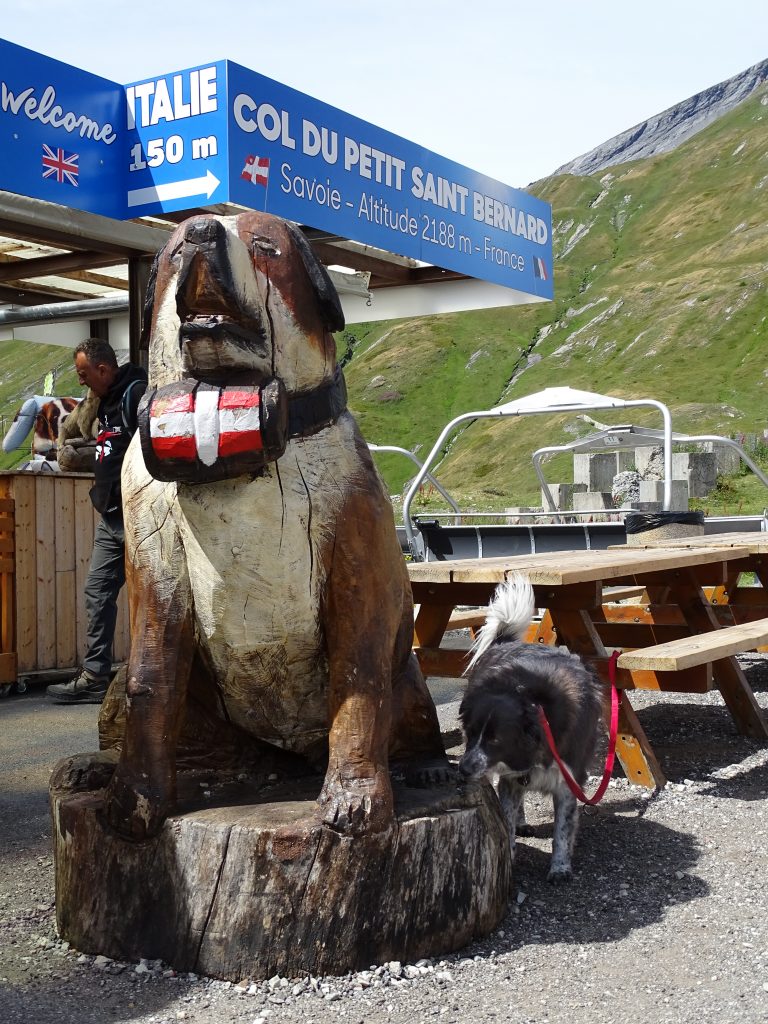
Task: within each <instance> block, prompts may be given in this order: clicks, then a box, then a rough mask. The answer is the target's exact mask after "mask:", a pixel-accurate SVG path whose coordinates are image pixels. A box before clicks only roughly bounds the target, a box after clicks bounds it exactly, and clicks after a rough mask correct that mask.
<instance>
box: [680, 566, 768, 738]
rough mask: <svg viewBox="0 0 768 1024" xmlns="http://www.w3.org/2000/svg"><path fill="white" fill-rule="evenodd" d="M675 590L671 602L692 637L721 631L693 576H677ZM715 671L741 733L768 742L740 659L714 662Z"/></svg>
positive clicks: (724, 698) (767, 726)
mask: <svg viewBox="0 0 768 1024" xmlns="http://www.w3.org/2000/svg"><path fill="white" fill-rule="evenodd" d="M671 589H672V597H671V599H672V600H673V601H674V602H675V603H676V604H677V605H678V607H679V608H680V610H681V611H682V613H683V617H684V618H685V621H686V622H687V624H688V626H689V627H690V629H691V632H692V633H708V632H710V631H711V630H713V629H719V628H720V623H719V621H718V619H717V616H716V615H715V612H714V609H713V608H712V606H711V605H710V604H709V602H708V601H707V599H706V597H705V596H704V593H703V591H702V589H701V587H700V586H699V585H698V584H697V583H696V581H695V580H694V579H693V578H692V577H691V576H690V575H689V574H687V573H684V572H682V571H681V572H680V573H678V574H676V578H675V581H674V583H673V584H672V587H671ZM712 671H713V674H714V678H715V684H716V685H717V687H718V689H719V690H720V693H721V694H722V697H723V700H724V701H725V703H726V706H727V707H728V710H729V711H730V712H731V715H732V716H733V720H734V722H735V723H736V727H737V728H738V730H739V732H740V733H741V734H742V735H743V736H751V737H752V738H753V739H760V740H768V723H766V721H765V718H764V716H763V712H762V708H761V707H760V705H759V704H758V703H757V701H756V700H755V695H754V694H753V693H752V689H751V687H750V685H749V683H748V682H747V679H746V676H745V675H744V672H743V671H742V669H741V666H740V665H739V663H738V661H737V660H736V658H721V659H720V660H719V661H714V662H713V663H712Z"/></svg>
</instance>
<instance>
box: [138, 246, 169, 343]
mask: <svg viewBox="0 0 768 1024" xmlns="http://www.w3.org/2000/svg"><path fill="white" fill-rule="evenodd" d="M164 252H165V246H163V248H162V249H160V251H159V252H156V253H155V258H154V259H153V260H152V269H151V270H150V272H149V280H148V281H147V294H146V296H145V297H144V311H143V313H142V317H141V337H140V338H139V348H140V349H141V350H143V351H146V350H147V349H148V348H149V333H150V331H151V330H152V312H153V310H154V308H155V285H156V283H157V268H158V265H159V263H160V257H161V256H162V254H163V253H164Z"/></svg>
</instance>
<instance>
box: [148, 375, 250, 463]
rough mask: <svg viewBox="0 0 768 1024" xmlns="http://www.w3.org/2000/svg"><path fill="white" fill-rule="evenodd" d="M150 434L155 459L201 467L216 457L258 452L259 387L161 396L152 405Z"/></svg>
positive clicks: (213, 460) (212, 461)
mask: <svg viewBox="0 0 768 1024" xmlns="http://www.w3.org/2000/svg"><path fill="white" fill-rule="evenodd" d="M149 435H150V438H151V441H152V450H153V451H154V453H155V455H156V456H157V457H158V459H180V460H181V461H183V462H194V461H195V460H196V459H199V460H200V461H201V462H202V463H203V464H204V465H206V466H212V465H213V464H214V462H215V461H216V459H217V458H221V457H227V456H230V455H238V454H240V453H241V452H250V451H254V450H260V449H261V448H263V447H264V445H263V442H262V437H261V420H260V415H259V391H258V388H228V389H225V390H223V391H216V390H211V391H198V392H197V393H195V392H181V393H179V394H177V395H171V396H168V395H163V396H161V397H159V398H157V399H155V401H153V403H152V408H151V409H150V420H149Z"/></svg>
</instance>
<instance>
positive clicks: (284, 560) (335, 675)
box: [107, 213, 445, 838]
mask: <svg viewBox="0 0 768 1024" xmlns="http://www.w3.org/2000/svg"><path fill="white" fill-rule="evenodd" d="M343 326H344V319H343V314H342V312H341V307H340V304H339V300H338V296H337V295H336V291H335V288H334V287H333V284H332V283H331V281H330V279H329V277H328V275H327V273H326V271H325V268H324V267H323V266H322V264H320V263H319V261H318V260H317V259H316V257H315V256H314V254H313V252H312V250H311V249H310V247H309V245H308V244H307V242H306V240H305V238H304V236H303V235H302V234H301V232H300V231H299V230H297V229H296V228H295V227H294V226H293V225H291V224H289V223H287V222H285V221H282V220H280V219H277V218H275V217H271V216H268V215H265V214H261V213H244V214H241V215H239V216H237V217H214V216H198V217H194V218H192V219H191V220H188V221H187V222H186V223H184V224H182V225H180V226H179V228H178V229H177V230H176V231H175V233H174V234H173V236H172V237H171V239H170V241H169V242H168V244H167V245H166V246H165V248H164V249H163V250H162V251H161V252H160V254H159V256H158V259H157V261H156V266H155V269H154V274H153V278H152V281H151V283H150V294H149V296H148V303H147V310H146V313H145V334H146V335H147V336H148V340H149V389H148V391H147V394H146V396H145V398H144V401H143V403H142V407H141V409H140V411H139V434H140V440H141V444H140V445H138V444H135V445H134V446H133V447H132V449H131V451H130V453H129V455H128V456H127V458H126V463H125V468H124V470H123V495H124V501H125V524H126V546H127V561H128V566H129V568H128V588H129V595H130V608H131V634H132V638H133V640H132V648H131V657H130V663H129V669H128V682H127V697H128V712H127V726H126V734H125V745H124V749H123V753H122V757H121V759H120V762H119V764H118V766H117V769H116V771H115V775H114V778H113V780H112V782H111V785H110V787H109V792H108V795H107V814H108V817H109V821H110V822H111V824H112V825H113V826H114V828H115V829H117V830H118V831H119V832H121V833H123V834H125V835H130V836H133V837H135V838H141V837H144V836H146V835H151V834H153V833H154V832H156V831H157V829H158V828H159V826H160V824H161V823H162V821H163V819H164V817H165V816H166V815H167V813H168V812H169V810H170V809H171V808H172V807H173V805H174V795H175V789H174V787H175V748H176V743H177V738H178V735H179V730H180V726H181V723H182V717H183V709H184V706H185V701H186V699H187V692H188V684H189V680H190V675H191V674H193V675H194V676H195V680H194V685H195V688H196V689H198V690H199V688H200V687H201V686H202V687H204V688H207V689H208V690H209V692H210V694H211V695H215V701H216V703H217V705H218V710H219V714H220V716H221V717H222V718H223V719H225V720H226V721H227V722H229V723H231V725H232V726H233V727H234V728H235V729H237V730H239V731H241V732H242V733H246V734H248V735H249V736H251V737H254V738H255V740H257V741H259V742H261V743H266V744H269V745H271V746H272V747H273V748H279V749H282V750H285V751H291V752H293V753H296V754H298V755H302V756H303V757H305V758H306V759H307V760H308V761H309V762H312V763H318V762H320V761H324V759H325V758H326V757H327V771H326V775H325V782H324V785H323V787H322V792H321V794H320V797H319V803H320V807H321V813H322V818H323V820H324V821H325V822H326V823H327V824H328V825H331V826H332V827H334V828H337V829H339V830H342V831H350V832H355V831H374V832H375V831H380V830H383V829H386V828H387V826H388V825H389V824H390V821H391V818H392V810H393V808H392V790H391V786H390V778H389V771H388V758H389V757H393V758H398V759H405V760H409V759H424V758H426V759H428V760H432V761H433V762H434V761H436V760H438V761H443V762H444V757H445V755H444V751H443V747H442V744H441V740H440V731H439V726H438V722H437V716H436V713H435V709H434V706H433V704H432V700H431V698H430V695H429V692H428V691H427V689H426V686H425V684H424V681H423V679H422V677H421V674H420V671H419V669H418V666H417V664H416V662H415V659H414V656H413V655H412V653H411V642H412V630H413V608H412V600H411V595H410V587H409V583H408V577H407V571H406V567H405V564H404V561H403V556H402V553H401V550H400V546H399V543H398V540H397V536H396V533H395V529H394V525H393V518H392V510H391V507H390V505H389V502H388V499H387V497H386V495H385V493H384V491H383V489H382V484H381V481H380V478H379V476H378V474H377V472H376V469H375V467H374V465H373V463H372V461H371V456H370V454H369V451H368V448H367V446H366V444H365V442H364V441H363V438H362V437H361V435H360V432H359V430H358V428H357V425H356V423H355V420H354V419H353V417H352V415H351V414H350V413H349V411H348V410H347V404H346V389H345V384H344V378H343V376H342V373H341V370H340V369H339V367H338V364H337V362H336V348H335V343H334V339H333V336H332V334H331V332H332V331H338V330H341V329H342V328H343Z"/></svg>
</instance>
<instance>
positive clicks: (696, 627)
mask: <svg viewBox="0 0 768 1024" xmlns="http://www.w3.org/2000/svg"><path fill="white" fill-rule="evenodd" d="M723 536H726V535H722V536H719V537H713V538H700V539H698V538H697V540H698V541H700V542H698V543H694V542H693V539H690V540H688V541H687V542H686V543H683V542H682V539H681V542H680V543H679V544H674V545H673V544H672V543H667V544H665V545H664V546H657V545H653V546H651V545H650V544H649V545H648V546H647V547H640V546H628V545H621V546H617V547H615V548H609V549H606V550H600V551H560V552H551V553H546V554H539V555H537V554H531V555H518V556H514V557H509V558H488V559H482V558H481V559H478V558H472V559H463V560H452V561H445V562H414V563H411V564H409V566H408V571H409V574H410V579H411V586H412V588H413V596H414V601H415V603H416V605H417V614H416V618H415V625H414V650H415V653H416V655H417V657H418V659H419V663H420V665H421V668H422V671H423V672H424V674H425V675H428V676H448V677H457V676H460V675H461V674H462V672H463V671H464V668H465V665H466V651H464V650H451V649H447V648H445V647H443V646H441V644H442V640H443V637H444V634H445V632H446V630H447V629H448V628H450V625H451V618H452V615H454V611H455V609H456V608H457V607H466V606H479V605H485V604H487V603H488V601H489V600H490V598H491V596H492V595H493V592H494V590H495V588H496V586H497V585H498V584H499V583H501V582H503V581H504V580H505V579H507V578H509V577H510V576H511V575H512V574H513V573H515V572H520V573H522V574H523V575H524V576H526V577H527V578H528V579H529V580H530V582H531V584H532V585H533V589H534V594H535V599H536V605H537V607H538V608H540V609H545V613H544V615H543V617H542V619H541V621H540V622H538V623H533V624H532V625H531V627H530V628H529V632H528V636H527V639H528V640H530V641H534V642H540V643H558V644H564V645H565V646H567V647H568V648H569V649H570V650H571V651H572V652H574V653H576V654H579V655H581V656H582V657H583V658H584V659H585V660H587V661H588V662H590V663H591V664H592V666H593V668H594V669H595V670H596V671H597V673H598V675H599V676H600V677H601V678H602V679H603V680H605V681H606V709H607V705H608V686H607V681H608V660H609V654H608V650H607V649H606V648H613V649H621V650H622V652H623V653H622V654H621V656H620V658H619V661H618V670H617V673H616V677H617V678H616V683H617V687H618V688H619V689H620V691H621V694H622V701H621V709H620V715H619V736H618V739H617V747H616V751H617V756H618V758H619V761H620V763H621V765H622V767H623V768H624V772H625V774H626V776H627V778H629V779H631V780H633V781H635V782H637V783H639V784H641V785H645V786H649V787H656V786H663V785H664V783H665V781H666V779H665V777H664V773H663V770H662V768H661V765H660V763H659V760H658V758H657V756H656V754H655V752H654V751H653V748H652V746H651V744H650V741H649V740H648V737H647V736H646V734H645V732H644V731H643V728H642V726H641V724H640V722H639V720H638V718H637V715H636V714H635V711H634V709H633V708H632V704H631V700H630V698H629V697H628V692H629V691H631V690H633V689H642V690H656V691H672V692H679V693H703V692H706V691H707V690H709V689H711V688H712V687H713V686H716V687H717V688H718V689H719V690H720V693H721V694H722V697H723V699H724V701H725V703H726V705H727V707H728V708H729V710H730V712H731V715H732V716H733V719H734V722H735V724H736V727H737V728H738V729H739V731H740V732H741V733H743V734H745V735H748V736H752V737H754V738H757V739H761V740H768V726H767V725H766V721H765V719H764V717H763V714H762V711H761V709H760V706H759V705H758V703H757V701H756V700H755V697H754V694H753V693H752V690H751V688H750V686H749V683H748V682H747V679H746V677H745V675H744V672H743V671H742V669H741V667H740V666H739V664H738V661H737V660H736V657H735V655H736V654H738V653H741V652H743V651H749V650H755V649H757V648H758V647H760V646H763V645H765V644H768V607H762V605H761V603H760V602H765V598H764V597H763V594H765V593H768V589H766V590H762V588H742V587H739V586H738V580H739V576H740V575H741V574H742V573H744V572H756V573H757V574H758V578H759V579H760V582H761V583H763V586H765V585H766V582H768V570H766V568H765V567H764V564H763V560H764V556H765V566H768V536H767V537H766V540H765V541H764V540H763V539H762V535H758V534H755V535H749V536H748V537H745V536H743V535H742V538H741V539H740V542H738V543H737V542H736V541H733V540H732V539H731V537H730V536H726V539H725V541H723ZM619 587H622V588H627V587H630V588H632V590H631V591H629V593H630V594H631V595H635V596H634V597H631V598H630V600H631V601H632V603H631V604H629V605H625V604H623V603H622V604H619V603H616V599H617V597H618V596H619V593H618V591H617V589H616V588H619ZM747 589H751V590H752V592H753V593H754V594H757V595H758V597H759V601H756V600H755V599H754V598H749V599H746V597H745V593H743V592H742V591H746V590H747ZM637 595H642V596H640V597H638V596H637ZM733 599H735V600H733ZM760 611H762V613H763V614H762V615H759V614H757V613H759V612H760ZM459 616H461V613H459ZM454 621H456V620H454ZM458 621H459V622H461V621H462V620H461V618H459V620H458ZM464 621H465V622H466V621H467V619H466V618H465V619H464ZM660 640H661V641H663V642H662V643H660V642H659V641H660Z"/></svg>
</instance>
